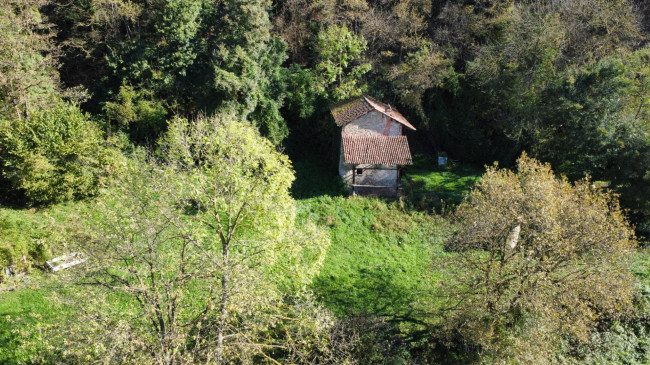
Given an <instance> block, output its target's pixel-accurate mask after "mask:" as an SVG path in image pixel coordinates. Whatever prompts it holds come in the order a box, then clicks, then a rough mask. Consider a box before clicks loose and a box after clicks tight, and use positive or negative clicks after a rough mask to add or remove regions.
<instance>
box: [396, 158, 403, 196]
mask: <svg viewBox="0 0 650 365" xmlns="http://www.w3.org/2000/svg"><path fill="white" fill-rule="evenodd" d="M401 173H402V166H400V165H397V174H395V175H396V177H395V197H396V198H397V197H398V196H399V176H400V175H401Z"/></svg>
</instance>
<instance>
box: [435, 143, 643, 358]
mask: <svg viewBox="0 0 650 365" xmlns="http://www.w3.org/2000/svg"><path fill="white" fill-rule="evenodd" d="M517 167H518V169H517V170H518V171H517V173H514V172H511V171H508V170H499V169H497V168H496V167H491V168H489V169H488V171H487V172H486V174H485V175H484V176H483V178H482V180H481V182H479V184H478V185H477V187H476V188H475V189H474V190H472V192H471V194H470V197H469V200H468V201H467V202H465V203H463V204H461V205H460V206H459V207H458V210H457V212H456V217H457V218H458V224H459V230H458V232H457V233H455V234H454V236H453V237H452V238H451V239H450V241H449V242H448V245H449V247H450V248H452V249H454V250H457V251H459V252H460V254H459V256H458V272H457V282H456V284H455V286H454V289H455V291H456V292H455V295H456V297H457V304H456V310H454V314H453V315H452V320H451V321H450V322H449V326H450V328H452V329H453V330H455V331H458V332H459V333H460V334H461V335H462V336H463V337H464V338H465V339H466V340H467V341H469V342H470V343H473V344H475V345H476V346H478V347H479V348H480V351H483V352H484V355H485V356H489V357H491V358H493V359H495V361H497V360H498V361H501V360H503V359H508V358H510V359H518V361H536V360H533V359H537V360H539V359H551V358H552V357H553V356H554V352H555V351H556V349H557V346H558V345H559V344H558V342H557V341H558V340H560V339H561V338H562V336H566V337H568V338H571V339H575V340H576V341H587V340H588V339H589V334H590V331H591V330H592V329H593V327H594V324H595V321H596V320H598V319H602V318H611V319H615V318H623V317H624V316H625V314H626V313H628V312H629V310H630V308H631V307H630V305H631V296H632V277H631V275H630V273H629V271H628V270H627V269H626V264H625V262H626V260H627V259H628V258H629V257H630V255H631V253H632V252H633V249H634V247H635V245H636V241H635V238H634V234H633V231H632V229H631V228H630V226H629V225H628V223H627V222H626V220H625V218H624V217H623V214H622V212H621V210H620V208H619V206H618V203H617V201H616V199H615V198H614V197H612V196H611V195H610V194H608V193H606V192H601V191H599V190H596V189H594V188H593V187H592V186H591V184H590V182H589V181H580V182H577V183H576V184H575V185H572V184H570V183H569V182H568V181H567V180H566V179H557V178H556V177H555V176H554V175H553V172H552V171H551V169H550V167H549V166H548V165H543V164H540V163H539V162H537V161H535V160H533V159H530V158H529V157H527V156H526V155H523V156H522V157H521V158H520V159H519V160H518V162H517Z"/></svg>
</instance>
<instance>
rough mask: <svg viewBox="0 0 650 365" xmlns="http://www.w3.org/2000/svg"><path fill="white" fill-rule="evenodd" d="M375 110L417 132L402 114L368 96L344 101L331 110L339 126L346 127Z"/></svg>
mask: <svg viewBox="0 0 650 365" xmlns="http://www.w3.org/2000/svg"><path fill="white" fill-rule="evenodd" d="M373 110H374V111H378V112H380V113H381V114H384V115H386V116H388V117H390V118H392V119H394V120H395V121H397V122H398V123H401V124H403V125H405V126H406V127H408V128H411V129H412V130H415V127H414V126H412V125H411V123H409V122H408V121H407V120H406V118H404V116H403V115H402V114H400V112H398V111H397V110H395V109H393V108H391V107H390V105H388V104H384V103H382V102H381V101H379V100H377V99H374V98H371V97H370V96H367V95H363V96H361V97H360V98H355V99H350V100H345V101H342V102H340V103H338V104H335V105H334V106H332V108H331V111H332V115H333V116H334V121H335V122H336V124H337V125H338V126H344V125H346V124H348V123H350V122H352V121H354V120H356V119H358V118H359V117H362V116H364V115H366V114H368V113H370V112H371V111H373Z"/></svg>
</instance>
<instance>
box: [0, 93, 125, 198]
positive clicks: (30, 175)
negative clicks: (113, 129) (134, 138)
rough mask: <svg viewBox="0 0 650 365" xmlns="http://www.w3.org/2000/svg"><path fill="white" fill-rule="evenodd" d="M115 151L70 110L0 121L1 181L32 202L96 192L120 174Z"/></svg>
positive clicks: (61, 106) (83, 116) (87, 121)
mask: <svg viewBox="0 0 650 365" xmlns="http://www.w3.org/2000/svg"><path fill="white" fill-rule="evenodd" d="M120 163H121V156H120V155H119V152H117V151H116V150H114V149H112V148H111V147H110V146H108V145H106V143H105V142H104V140H103V137H102V133H101V131H100V130H99V129H98V128H97V126H96V125H95V124H94V123H93V122H92V121H91V120H90V119H89V116H88V115H86V114H84V113H83V112H81V111H80V110H79V109H78V108H77V107H75V106H74V105H70V104H67V103H59V104H57V105H56V106H55V107H53V108H51V109H49V110H38V111H33V112H32V115H31V117H30V118H28V119H26V120H18V119H9V120H7V119H4V120H2V121H0V164H1V165H2V175H3V178H5V179H7V180H8V181H10V183H11V185H12V187H13V189H17V190H20V191H23V192H24V193H25V195H26V196H27V198H28V199H29V200H30V201H31V202H34V203H48V202H56V201H64V200H70V199H75V198H82V197H86V196H90V195H93V194H95V193H96V192H97V189H98V188H99V186H100V185H101V184H102V183H103V181H104V179H105V178H106V177H107V176H109V175H110V174H112V173H114V172H116V171H117V170H118V169H119V166H120Z"/></svg>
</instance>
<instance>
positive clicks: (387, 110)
mask: <svg viewBox="0 0 650 365" xmlns="http://www.w3.org/2000/svg"><path fill="white" fill-rule="evenodd" d="M392 109H393V108H391V107H390V104H388V105H386V112H389V111H391V110H392Z"/></svg>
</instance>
